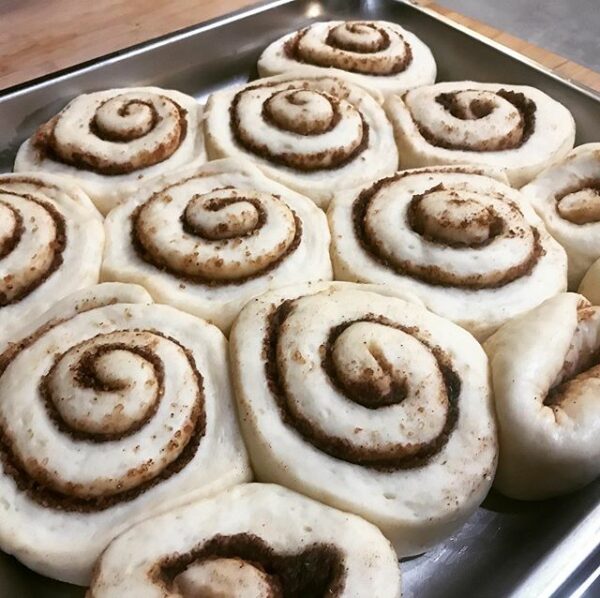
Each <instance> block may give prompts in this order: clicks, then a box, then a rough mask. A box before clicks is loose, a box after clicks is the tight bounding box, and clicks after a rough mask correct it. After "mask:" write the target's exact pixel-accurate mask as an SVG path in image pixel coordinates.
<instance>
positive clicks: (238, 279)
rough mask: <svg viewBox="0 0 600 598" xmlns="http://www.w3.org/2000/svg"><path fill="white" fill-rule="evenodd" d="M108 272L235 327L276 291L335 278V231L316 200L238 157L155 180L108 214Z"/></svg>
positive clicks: (105, 269)
mask: <svg viewBox="0 0 600 598" xmlns="http://www.w3.org/2000/svg"><path fill="white" fill-rule="evenodd" d="M106 234H107V247H106V252H105V258H104V263H103V276H104V278H105V279H107V280H120V281H125V282H136V283H138V284H141V285H143V286H144V287H146V289H148V291H149V292H150V294H151V295H152V296H153V297H154V298H155V299H156V300H157V301H160V302H161V303H168V304H170V305H174V306H176V307H178V308H180V309H183V310H185V311H188V312H190V313H192V314H194V315H197V316H201V317H203V318H205V319H207V320H209V321H211V322H212V323H214V324H216V325H217V326H219V327H220V328H221V329H223V330H224V331H227V330H228V329H229V327H230V326H231V323H232V321H233V319H234V318H235V317H236V316H237V314H238V312H239V311H240V309H241V308H242V307H243V305H244V304H245V303H246V302H247V301H248V299H250V298H251V297H254V296H255V295H259V294H260V293H263V292H265V291H267V290H268V289H270V288H275V287H279V286H282V285H285V284H291V283H298V282H307V281H311V280H331V278H332V271H331V261H330V257H329V238H330V235H329V229H328V227H327V219H326V217H325V215H324V214H323V212H322V211H321V210H319V208H317V207H316V206H315V204H314V203H313V202H312V201H310V200H309V199H308V198H307V197H303V196H302V195H299V194H298V193H294V192H293V191H291V190H289V189H287V188H285V187H283V186H282V185H279V184H277V183H275V182H274V181H271V180H269V179H267V178H266V177H265V176H264V175H262V174H261V173H260V171H259V170H258V169H257V168H255V167H254V166H252V165H251V164H248V163H244V162H243V161H240V160H236V159H232V158H230V159H226V160H217V161H213V162H210V163H208V164H205V165H204V166H201V167H195V166H192V167H189V168H186V169H183V170H180V171H177V172H176V173H173V174H172V175H169V176H167V177H162V178H161V179H159V180H158V181H157V182H155V183H154V184H151V185H148V186H146V188H144V189H143V190H142V191H141V192H140V193H138V194H137V195H136V196H135V197H133V198H131V199H130V200H129V201H127V202H126V203H125V204H124V205H121V206H119V207H117V208H115V209H114V210H113V211H112V212H111V213H110V214H109V215H108V217H107V219H106Z"/></svg>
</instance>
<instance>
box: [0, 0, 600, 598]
mask: <svg viewBox="0 0 600 598" xmlns="http://www.w3.org/2000/svg"><path fill="white" fill-rule="evenodd" d="M331 18H342V19H343V18H381V19H388V20H391V21H397V22H399V23H401V24H402V25H404V26H405V27H407V28H408V29H411V30H413V31H414V32H415V33H416V34H417V35H419V36H420V37H421V38H422V39H423V40H424V41H425V42H426V43H427V44H428V45H429V46H430V47H431V49H432V51H433V52H434V54H435V57H436V60H437V62H438V67H439V77H438V78H439V80H449V79H475V80H481V81H497V82H506V83H515V84H518V83H525V84H529V85H534V86H536V87H539V88H540V89H543V90H544V91H546V92H547V93H549V94H550V95H552V96H553V97H555V98H556V99H558V100H559V101H561V102H563V103H564V104H566V105H567V106H568V108H569V109H570V110H571V111H572V113H573V115H574V116H575V120H576V121H577V142H578V143H585V142H588V141H600V99H599V98H598V96H597V95H595V94H594V93H593V92H591V91H588V90H585V89H583V88H581V87H578V86H576V85H573V84H570V83H568V82H565V81H563V80H561V79H559V78H558V77H556V76H554V75H552V74H551V73H549V72H548V71H546V70H545V69H543V68H542V67H539V66H538V65H535V63H533V62H531V61H528V60H527V59H524V58H522V57H519V55H517V54H515V53H513V52H511V51H508V50H506V49H505V48H501V47H499V46H497V45H495V44H494V43H493V42H490V41H489V40H486V39H485V38H482V37H479V36H477V35H476V34H473V33H472V32H467V31H466V30H464V29H462V28H460V27H458V26H456V25H454V24H452V23H450V22H449V21H446V20H444V19H442V18H440V17H439V16H437V15H435V13H433V12H430V11H427V10H426V9H422V8H417V7H414V6H412V5H409V4H407V3H404V2H401V1H395V0H322V1H318V0H297V1H295V2H294V1H291V0H279V1H276V2H269V3H264V4H261V5H258V6H257V7H255V8H251V9H249V10H245V11H240V12H238V13H235V14H233V15H230V16H227V17H224V18H221V19H216V20H213V21H209V22H207V23H204V24H202V25H199V26H197V27H193V28H190V29H188V30H185V31H183V32H180V33H176V34H173V35H169V36H166V37H165V38H162V39H159V40H156V41H153V42H149V43H146V44H142V45H141V46H137V47H135V48H133V49H130V50H125V51H123V52H119V53H117V54H115V55H111V56H109V57H106V58H102V59H100V60H97V61H93V62H91V63H88V64H85V65H82V66H80V67H76V68H74V69H69V70H67V71H63V72H61V73H58V74H56V75H51V76H48V77H45V78H43V79H41V80H37V81H34V82H31V83H28V84H25V85H21V86H18V87H16V88H13V89H9V90H7V91H5V92H3V93H0V123H1V125H2V126H0V170H10V169H11V167H12V162H13V158H14V153H15V151H16V149H17V147H18V146H19V144H20V143H21V142H22V141H23V139H25V138H26V137H27V136H28V135H30V134H31V132H32V131H33V130H34V129H35V128H36V127H37V125H39V124H40V123H41V122H43V121H44V120H46V119H47V118H50V117H51V116H52V115H54V114H55V113H56V112H57V111H58V110H59V109H60V108H62V107H63V106H64V104H65V103H66V102H67V101H68V100H70V99H71V98H72V97H73V96H75V95H77V94H79V93H82V92H85V91H92V90H97V89H103V88H107V87H118V86H127V85H145V84H155V85H160V86H163V87H174V88H177V89H180V90H181V91H184V92H187V93H189V94H191V95H194V96H195V97H197V98H198V99H203V98H205V97H206V95H207V94H208V93H210V92H211V91H213V90H215V89H218V88H220V87H223V86H225V85H229V84H231V83H234V82H238V81H244V80H247V79H248V78H249V77H253V76H255V71H254V65H255V64H256V59H257V58H258V56H259V54H260V52H261V50H262V49H263V48H264V47H265V46H266V45H267V44H268V43H269V42H270V41H272V40H274V39H276V38H277V37H279V36H280V35H282V34H283V33H285V32H287V31H291V30H293V29H297V28H298V27H301V26H303V25H304V24H306V23H308V22H310V21H312V20H325V19H331ZM357 541H360V539H359V538H357ZM599 546H600V481H599V482H597V483H595V484H593V485H592V486H589V487H588V488H586V489H584V490H582V491H581V492H579V493H577V494H574V495H571V496H568V497H565V498H561V499H556V500H552V501H546V502H543V503H521V502H518V501H511V500H508V499H505V498H503V497H501V496H499V495H497V494H495V493H492V494H491V495H490V496H489V497H488V498H487V499H486V501H485V503H484V505H483V506H482V507H481V508H480V509H479V510H478V511H477V512H476V513H475V514H474V516H473V517H472V518H471V519H470V521H469V522H468V523H467V524H466V525H465V526H464V527H463V528H462V529H461V530H460V531H459V532H458V533H457V534H456V535H454V536H453V537H451V538H449V539H448V540H447V541H446V542H445V543H444V544H443V545H441V546H439V547H437V548H436V549H435V550H432V551H431V552H429V553H427V554H426V555H423V556H420V557H417V558H414V559H410V560H407V561H405V562H404V563H403V574H404V594H405V596H409V597H418V598H430V597H431V598H433V597H438V596H444V597H452V596H461V597H462V596H468V597H471V596H476V597H477V598H485V597H488V596H489V597H498V596H511V595H512V596H518V597H519V598H533V597H535V598H538V597H539V598H543V597H550V596H553V597H556V596H569V595H572V594H573V595H575V594H576V595H579V596H581V592H582V591H583V589H584V588H585V587H586V583H589V582H590V580H592V579H593V574H594V571H595V570H597V569H598V568H599V567H600V548H599ZM591 592H592V593H593V590H591ZM83 594H84V591H83V590H82V589H81V588H75V587H73V586H67V585H66V584H61V583H58V582H54V581H50V580H47V579H45V578H43V577H41V576H39V575H36V574H34V573H31V572H30V571H28V570H27V569H26V568H25V567H23V566H21V565H20V564H19V563H17V562H16V561H15V560H14V559H12V558H11V557H8V556H6V555H2V554H1V553H0V597H1V598H13V597H14V598H17V597H18V598H39V597H43V598H55V597H61V598H62V597H65V598H70V597H79V596H83ZM588 595H591V594H590V593H589V592H588ZM596 595H598V594H596Z"/></svg>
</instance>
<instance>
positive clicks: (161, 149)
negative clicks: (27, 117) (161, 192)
mask: <svg viewBox="0 0 600 598" xmlns="http://www.w3.org/2000/svg"><path fill="white" fill-rule="evenodd" d="M163 100H164V101H166V102H169V103H171V104H173V105H174V106H175V108H176V109H177V112H178V116H179V120H178V133H179V134H178V135H174V136H173V137H172V138H171V139H170V140H169V141H168V142H167V143H164V144H158V145H157V146H156V147H155V148H154V149H149V150H142V151H140V152H139V153H138V154H137V156H136V160H130V161H128V162H125V163H119V164H116V163H109V162H107V160H106V158H103V157H101V156H97V155H95V154H93V153H91V152H85V151H74V149H73V148H68V149H70V150H71V151H67V152H65V151H61V148H60V145H59V143H58V141H57V140H56V137H55V135H54V129H55V127H56V124H57V122H58V119H59V118H61V114H60V113H59V114H57V115H56V116H55V117H53V118H52V119H50V120H49V121H48V122H47V123H44V124H43V125H41V126H40V127H39V128H38V130H37V131H36V133H35V134H34V136H33V138H32V145H33V147H34V149H35V150H36V151H37V153H38V156H39V158H38V159H39V160H40V161H41V160H43V159H46V158H47V159H49V160H53V161H54V162H61V163H63V164H68V165H70V166H73V167H74V168H78V169H80V170H88V171H91V172H95V173H97V174H102V175H105V176H118V175H122V174H129V173H131V172H135V171H136V170H139V169H140V168H148V167H150V166H154V165H155V164H159V163H160V162H164V161H165V160H167V159H168V158H170V157H171V156H172V155H173V154H174V153H175V151H176V150H177V148H179V146H180V145H181V144H182V143H183V141H184V139H185V138H186V135H187V110H185V109H184V108H182V107H181V106H179V105H178V104H176V103H175V102H173V101H172V100H170V99H169V98H166V97H163ZM133 103H135V102H133V101H132V102H129V103H128V104H133ZM137 103H142V104H145V105H147V104H146V102H140V101H137ZM152 110H153V112H152V114H153V115H155V117H153V119H152V129H153V128H154V127H155V126H156V124H158V122H159V117H158V115H157V114H156V110H155V108H154V107H153V106H152ZM152 129H150V130H152ZM89 130H90V133H91V134H92V135H96V136H98V137H99V138H100V139H103V140H106V141H112V142H115V143H127V142H128V141H131V140H132V139H138V138H139V137H140V136H139V135H137V132H136V131H130V132H129V133H130V134H131V136H130V135H129V134H128V135H127V136H125V135H120V134H118V133H116V134H111V133H110V132H108V131H104V132H101V133H100V132H99V127H98V126H97V124H96V122H95V117H94V118H93V119H92V120H91V121H90V123H89ZM140 164H141V165H142V166H140Z"/></svg>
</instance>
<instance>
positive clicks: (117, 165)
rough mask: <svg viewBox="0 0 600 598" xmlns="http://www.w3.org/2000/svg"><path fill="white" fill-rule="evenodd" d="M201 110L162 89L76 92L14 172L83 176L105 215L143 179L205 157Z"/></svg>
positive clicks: (22, 152)
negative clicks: (26, 171) (78, 94)
mask: <svg viewBox="0 0 600 598" xmlns="http://www.w3.org/2000/svg"><path fill="white" fill-rule="evenodd" d="M201 113H202V112H201V108H200V106H199V104H198V103H197V102H196V100H195V99H194V98H192V97H190V96H188V95H185V94H184V93H180V92H178V91H173V90H169V89H160V88H158V87H131V88H124V89H111V90H107V91H98V92H94V93H88V94H83V95H80V96H77V97H76V98H75V99H74V100H72V101H71V102H69V103H68V104H67V105H66V106H65V108H63V109H62V110H61V112H59V113H58V114H57V115H56V116H55V117H54V118H52V119H51V120H49V121H48V122H47V123H45V124H43V125H42V126H40V127H39V128H38V130H37V131H36V132H35V134H34V135H33V136H32V137H30V138H29V139H28V140H27V141H25V143H24V144H23V145H22V146H21V148H20V149H19V152H18V153H17V157H16V160H15V167H14V168H15V170H16V171H22V170H34V171H40V170H41V171H45V172H54V173H58V174H67V175H70V176H73V177H77V179H78V180H79V183H80V184H81V186H82V187H83V188H84V189H85V191H87V193H88V194H89V195H90V197H91V198H92V199H93V201H94V203H95V204H96V206H97V207H98V209H99V210H100V211H101V212H102V213H103V214H105V213H106V212H108V211H109V210H110V209H111V208H112V207H113V206H115V205H117V204H118V203H119V202H120V201H122V199H123V198H124V197H126V196H127V195H128V194H129V193H131V192H132V191H135V190H136V189H137V187H138V186H139V185H140V183H143V182H144V181H146V180H148V179H151V178H152V177H155V176H157V175H159V174H164V173H166V172H170V171H171V170H174V169H175V168H178V167H181V166H183V165H185V164H188V163H190V162H192V161H204V159H205V152H204V141H203V136H202V127H201V125H200V118H201Z"/></svg>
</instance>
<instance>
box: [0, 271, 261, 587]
mask: <svg viewBox="0 0 600 598" xmlns="http://www.w3.org/2000/svg"><path fill="white" fill-rule="evenodd" d="M226 347H227V341H226V340H225V337H224V336H223V335H222V333H221V332H220V331H219V330H218V329H217V328H215V327H214V326H211V325H210V324H207V323H206V322H204V321H202V320H200V319H198V318H194V317H193V316H190V315H188V314H185V313H183V312H180V311H178V310H176V309H174V308H172V307H168V306H166V305H155V304H153V303H152V300H151V298H150V296H149V295H148V294H147V293H146V291H144V290H143V289H142V288H141V287H138V286H135V285H125V284H119V283H109V284H101V285H97V286H94V287H90V288H88V289H86V290H84V291H79V292H77V293H74V294H72V295H70V296H69V297H66V298H65V299H63V300H62V301H60V302H58V303H57V304H56V305H55V306H54V307H53V308H52V309H51V310H50V311H48V312H46V314H44V316H42V317H41V318H40V319H39V320H37V321H35V322H33V323H31V324H29V325H28V326H27V327H25V328H24V329H22V330H21V337H20V340H19V341H18V342H13V343H4V344H3V345H2V346H0V497H2V498H1V500H0V547H1V548H2V550H4V551H5V552H7V553H9V554H12V555H14V556H16V557H17V558H18V559H19V560H21V561H22V562H23V563H25V564H26V565H27V566H29V567H31V568H32V569H34V570H36V571H38V572H40V573H42V574H44V575H48V576H50V577H55V578H58V579H62V580H65V581H69V582H72V583H76V584H82V585H84V584H87V583H88V582H89V579H90V574H91V569H92V566H93V564H94V561H95V560H96V559H97V558H98V556H99V555H100V553H101V552H102V551H103V550H104V548H105V547H106V546H107V544H108V543H109V542H110V540H111V539H112V538H114V537H115V536H116V535H117V534H119V533H120V532H122V531H124V530H125V529H126V528H128V527H129V526H131V525H132V524H133V523H136V522H137V521H141V520H142V519H145V518H146V517H149V516H150V515H152V514H156V513H159V512H161V511H164V510H166V509H168V508H170V507H173V506H176V505H178V504H181V503H183V502H186V501H189V500H192V499H194V498H197V497H201V496H205V495H208V494H211V493H214V492H218V491H219V490H221V489H223V488H227V487H229V486H232V485H234V484H237V483H240V482H243V481H246V480H248V479H249V478H250V470H249V468H248V464H247V459H246V452H245V449H244V446H243V444H242V441H241V438H240V436H239V432H238V428H237V423H236V419H235V414H234V406H233V403H232V399H231V394H230V381H229V374H228V366H227V359H226Z"/></svg>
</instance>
